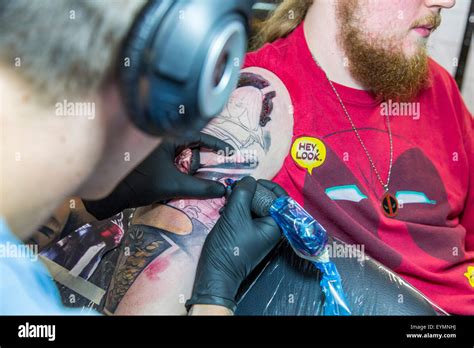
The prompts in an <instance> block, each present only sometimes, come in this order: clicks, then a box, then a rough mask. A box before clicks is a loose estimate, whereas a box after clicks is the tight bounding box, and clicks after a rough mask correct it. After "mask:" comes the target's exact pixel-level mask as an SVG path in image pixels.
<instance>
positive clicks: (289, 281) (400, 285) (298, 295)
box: [236, 240, 446, 316]
mask: <svg viewBox="0 0 474 348" xmlns="http://www.w3.org/2000/svg"><path fill="white" fill-rule="evenodd" d="M334 242H335V243H336V244H344V243H343V242H341V241H338V240H337V241H336V240H335V241H334ZM332 260H333V261H334V263H335V264H336V266H337V268H338V270H339V273H340V275H341V278H342V286H343V288H344V291H345V294H346V298H347V301H348V304H349V307H350V309H351V311H352V314H353V315H403V316H405V315H445V314H446V313H445V312H444V311H442V310H441V309H440V308H438V307H437V306H436V305H433V304H432V303H431V302H429V300H427V299H426V298H425V297H424V296H423V295H422V294H421V293H420V292H419V291H417V290H416V289H415V288H414V287H412V286H411V285H409V284H408V283H407V282H406V281H404V280H403V279H402V278H401V277H400V276H398V275H396V274H395V273H393V272H392V271H391V270H389V269H388V268H386V267H384V266H383V265H381V264H380V263H378V262H377V261H375V260H374V259H371V258H369V257H366V259H365V260H360V259H359V258H355V257H352V258H351V257H345V258H343V257H336V258H332ZM320 276H321V274H320V272H319V270H317V269H316V268H315V267H314V266H313V265H312V264H311V263H310V262H308V261H306V260H303V259H301V258H299V257H298V256H296V254H295V253H294V252H293V250H292V248H291V247H290V246H289V244H288V243H286V242H283V243H281V244H280V245H279V246H278V247H277V248H276V249H275V250H274V251H273V252H272V254H271V255H270V256H269V257H268V258H267V260H265V261H264V262H263V263H262V265H261V266H260V267H259V268H258V269H257V270H256V271H255V272H254V273H253V274H252V275H251V277H249V279H247V282H246V283H245V284H244V285H243V286H242V288H241V289H240V292H239V301H238V306H237V310H236V315H322V305H323V303H324V302H323V300H324V295H323V293H322V291H321V287H320V285H319V281H320Z"/></svg>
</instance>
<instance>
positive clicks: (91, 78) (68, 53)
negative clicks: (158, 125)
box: [0, 0, 157, 199]
mask: <svg viewBox="0 0 474 348" xmlns="http://www.w3.org/2000/svg"><path fill="white" fill-rule="evenodd" d="M144 4H145V1H144V0H134V1H126V0H117V1H113V2H109V1H93V0H82V1H72V0H63V1H54V0H42V1H29V0H15V1H1V2H0V32H1V35H0V89H1V93H2V95H3V97H4V98H2V99H3V100H4V101H5V104H3V103H4V102H3V101H2V108H1V109H2V112H1V119H2V123H3V126H5V127H6V128H7V130H6V132H7V133H8V134H9V135H11V139H10V138H9V139H6V140H11V142H8V143H7V145H8V147H10V146H11V148H8V149H7V150H8V151H10V150H11V151H13V153H10V154H8V155H7V156H5V159H6V160H7V159H8V160H10V159H11V160H12V162H11V163H10V162H8V163H3V164H2V171H3V170H7V169H8V168H11V169H12V170H13V169H14V168H16V167H15V165H16V166H18V163H16V162H15V153H16V152H18V156H20V157H21V161H20V163H21V164H22V165H23V166H25V167H24V168H26V165H29V164H31V162H32V161H35V162H36V163H35V165H34V166H33V165H31V166H29V167H28V168H30V169H29V170H27V172H28V173H27V174H28V175H30V176H33V175H35V173H37V172H41V171H42V167H43V166H46V167H47V166H49V167H55V168H56V170H57V174H58V176H57V177H54V178H52V177H51V176H43V180H54V182H55V185H57V186H56V189H57V190H58V191H59V190H61V189H62V188H63V187H66V186H72V187H74V186H75V187H76V188H78V189H79V192H78V193H79V194H81V195H83V197H84V198H90V199H92V198H98V197H100V196H103V195H104V194H106V193H108V191H110V190H111V189H112V188H113V187H114V186H115V184H117V182H118V181H119V180H120V179H121V178H122V177H123V176H124V175H125V174H126V172H127V171H128V170H129V168H130V167H132V166H133V164H137V162H139V161H141V159H142V158H143V157H144V156H145V155H146V154H148V153H149V151H150V150H151V149H152V148H154V147H155V146H156V145H157V139H152V138H150V137H147V136H145V135H144V134H143V133H141V132H139V131H138V130H137V129H135V127H133V125H132V123H131V122H130V121H129V119H128V117H127V115H126V112H125V110H124V107H123V105H122V102H121V99H120V97H119V93H118V84H117V81H116V78H115V76H114V71H115V67H116V63H117V62H118V59H117V56H118V52H119V50H120V47H121V45H122V42H123V41H124V38H125V36H126V34H127V32H128V30H129V28H130V26H131V24H132V22H133V20H134V18H135V16H136V15H137V13H138V11H140V10H141V8H142V7H143V5H144ZM18 133H21V135H19V134H18ZM15 138H16V139H15ZM59 152H61V153H59ZM63 155H64V157H66V159H64V157H62V156H63ZM17 162H18V161H17ZM32 168H35V170H31V169H32ZM59 174H61V175H59ZM25 175H26V173H25ZM13 177H16V178H17V179H19V177H18V176H15V175H14V176H13ZM44 183H45V181H43V184H44ZM18 184H19V182H18ZM35 185H36V186H39V187H38V189H39V190H40V191H41V186H42V185H38V182H37V183H36V184H35ZM11 186H15V185H11ZM45 186H47V185H45ZM16 187H18V185H17V186H16Z"/></svg>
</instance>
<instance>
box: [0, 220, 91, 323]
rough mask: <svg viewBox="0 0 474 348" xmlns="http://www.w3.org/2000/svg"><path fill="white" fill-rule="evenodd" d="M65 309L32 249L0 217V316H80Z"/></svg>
mask: <svg viewBox="0 0 474 348" xmlns="http://www.w3.org/2000/svg"><path fill="white" fill-rule="evenodd" d="M84 314H97V313H96V312H94V313H91V312H90V311H89V310H87V311H82V310H81V309H75V308H66V307H64V306H63V304H62V302H61V297H60V295H59V291H58V288H57V287H56V285H55V283H54V282H53V280H52V278H51V275H50V274H49V272H48V270H47V269H46V267H45V266H44V265H43V264H42V263H41V261H40V259H39V257H38V253H37V251H36V250H34V249H31V248H29V247H28V246H26V245H25V244H23V243H22V242H20V241H19V240H18V239H17V238H16V237H15V236H14V235H13V233H12V232H11V231H10V230H9V228H8V226H7V224H6V223H5V222H4V220H3V219H1V218H0V315H84Z"/></svg>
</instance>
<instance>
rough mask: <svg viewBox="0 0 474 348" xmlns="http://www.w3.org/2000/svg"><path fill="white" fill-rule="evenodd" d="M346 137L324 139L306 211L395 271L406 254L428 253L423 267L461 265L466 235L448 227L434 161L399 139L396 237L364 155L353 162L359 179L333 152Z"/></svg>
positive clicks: (394, 183) (394, 179)
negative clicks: (322, 156)
mask: <svg viewBox="0 0 474 348" xmlns="http://www.w3.org/2000/svg"><path fill="white" fill-rule="evenodd" d="M372 131H376V132H380V130H375V129H374V130H370V129H369V130H365V131H364V133H365V134H364V135H365V137H370V136H371V132H372ZM341 134H343V132H341V133H333V134H330V135H328V136H326V137H322V139H323V140H324V144H325V149H326V156H325V162H324V166H321V167H319V168H318V169H317V170H314V171H312V172H310V173H308V174H307V175H306V177H305V186H304V189H303V193H304V197H305V202H304V204H305V208H306V209H307V210H308V211H309V212H310V213H311V214H313V216H314V217H315V218H316V219H317V220H318V221H319V222H320V223H321V224H322V225H323V226H325V228H326V229H327V230H328V231H329V232H330V233H331V234H333V235H335V236H336V237H338V238H340V239H342V240H344V241H346V242H348V243H355V244H360V243H363V244H365V246H366V250H367V251H368V253H369V254H371V255H372V256H373V257H375V258H376V259H378V260H379V261H381V262H382V263H384V264H385V265H387V266H388V267H390V268H391V269H397V267H399V266H400V265H401V263H402V255H401V252H403V253H404V254H408V255H420V253H421V255H422V254H423V253H425V255H426V258H425V261H423V262H433V260H435V259H438V260H439V261H441V260H443V261H447V262H450V263H452V262H456V261H459V260H462V259H463V257H464V247H463V232H462V231H461V230H460V229H453V227H452V226H448V225H449V220H450V219H451V218H450V216H449V214H450V207H449V203H448V199H447V193H446V189H445V186H444V184H443V181H442V179H441V176H440V175H439V173H438V171H437V169H436V168H435V166H434V165H433V163H432V162H431V160H430V159H429V158H428V157H427V156H426V155H425V154H424V153H423V152H422V151H421V150H420V149H419V148H417V147H413V145H411V144H409V143H408V142H407V141H405V140H404V139H403V138H401V137H397V136H395V135H394V146H395V147H396V148H397V149H401V151H402V153H401V154H400V155H398V157H397V158H394V163H393V167H392V174H391V181H390V192H391V193H392V194H393V195H394V196H395V197H396V199H397V200H398V201H399V207H398V208H399V209H398V214H397V216H396V218H395V219H396V221H397V222H398V221H399V222H400V224H401V226H400V227H397V233H393V231H394V229H393V227H388V225H387V222H386V221H385V220H383V219H382V215H381V213H382V211H381V208H380V202H381V199H382V196H381V194H380V189H381V187H380V183H379V182H378V180H377V178H376V177H375V175H374V173H373V170H372V168H371V166H370V163H369V162H368V160H367V158H366V157H365V156H363V152H362V153H361V155H360V156H357V158H355V157H356V156H352V158H351V160H352V161H354V160H357V161H358V162H357V169H356V170H359V171H360V172H359V173H356V174H359V175H357V176H356V175H354V173H353V172H352V171H351V170H350V169H349V167H348V166H347V165H346V163H345V162H344V161H343V159H341V157H340V156H338V154H337V153H336V152H335V151H334V150H333V149H332V147H331V145H332V144H333V143H337V142H338V141H339V143H340V139H337V138H333V137H338V136H340V135H341ZM298 139H301V138H298ZM313 139H314V138H313ZM336 140H338V141H336ZM295 143H296V141H295ZM294 146H295V144H294ZM348 147H349V148H350V145H349V146H348ZM302 148H305V147H302ZM361 151H362V150H361ZM399 151H400V150H399ZM292 157H293V158H294V156H293V151H292ZM374 160H375V161H377V158H375V159H374ZM413 173H416V175H414V174H413ZM360 180H363V181H362V182H361V181H360ZM402 226H405V228H403V227H402ZM390 231H391V232H390ZM367 232H370V233H367ZM403 241H406V242H403ZM387 245H390V246H397V245H398V246H400V245H403V246H404V250H401V249H399V251H400V252H399V251H397V250H396V249H394V248H388V247H387ZM407 251H410V252H409V253H407ZM429 256H431V257H432V258H430V257H429Z"/></svg>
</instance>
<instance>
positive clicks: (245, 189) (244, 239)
mask: <svg viewBox="0 0 474 348" xmlns="http://www.w3.org/2000/svg"><path fill="white" fill-rule="evenodd" d="M258 182H259V183H260V184H262V185H263V186H265V187H266V188H268V189H269V190H271V191H273V192H274V193H275V195H277V197H280V196H282V195H287V193H286V192H285V190H283V189H282V188H281V187H280V186H278V185H277V184H275V183H272V182H270V181H266V180H259V181H258ZM256 186H257V182H256V181H255V179H254V178H252V177H246V178H244V179H242V180H241V181H239V182H237V183H236V184H235V186H234V189H233V191H232V194H231V195H230V197H229V199H228V201H227V204H226V207H225V209H224V211H223V213H222V215H221V217H220V218H219V220H218V221H217V223H216V225H215V226H214V228H213V229H212V230H211V232H210V233H209V235H208V236H207V238H206V241H205V243H204V246H203V249H202V252H201V256H200V259H199V263H198V267H197V271H196V278H195V280H194V288H193V293H192V297H191V299H190V300H188V301H187V302H186V308H187V309H188V310H189V309H190V307H191V306H192V305H194V304H211V305H219V306H224V307H227V308H229V309H230V310H232V311H233V312H234V311H235V307H236V304H235V296H236V294H237V291H238V289H239V287H240V285H241V283H242V281H243V280H244V279H245V278H246V277H247V276H248V275H249V274H250V272H251V271H252V270H253V269H254V268H255V267H256V266H257V265H258V264H259V263H260V262H261V261H262V260H263V259H264V258H265V256H266V255H267V254H268V253H269V252H270V251H271V250H272V249H273V248H274V247H275V246H276V245H277V243H278V242H279V240H280V238H281V231H280V228H279V227H278V225H277V224H276V223H275V221H274V220H273V218H271V217H270V216H267V217H261V218H252V213H251V211H250V209H251V205H252V199H253V196H254V194H255V189H256Z"/></svg>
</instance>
